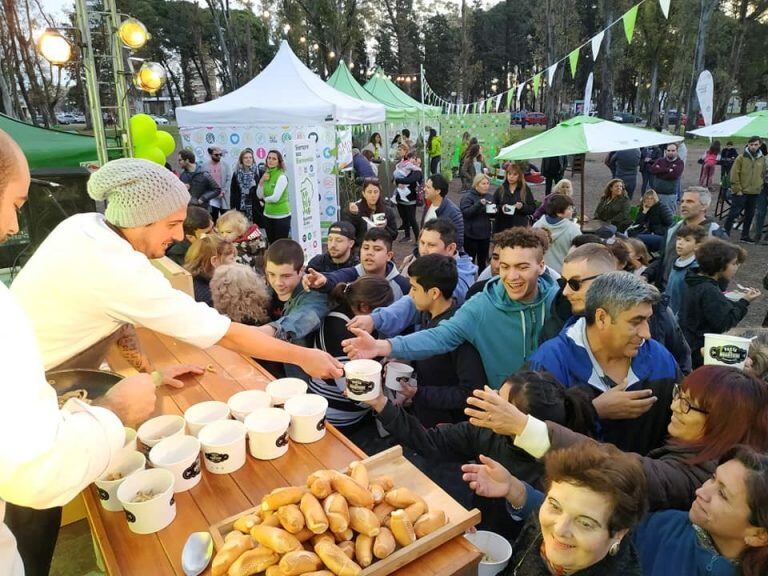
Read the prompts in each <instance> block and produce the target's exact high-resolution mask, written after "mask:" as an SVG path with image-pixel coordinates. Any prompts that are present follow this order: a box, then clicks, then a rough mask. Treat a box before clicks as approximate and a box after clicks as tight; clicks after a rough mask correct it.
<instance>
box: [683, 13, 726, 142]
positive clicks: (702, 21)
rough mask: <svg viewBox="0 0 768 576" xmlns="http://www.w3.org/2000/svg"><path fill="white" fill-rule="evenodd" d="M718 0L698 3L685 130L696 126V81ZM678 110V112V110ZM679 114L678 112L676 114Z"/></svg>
mask: <svg viewBox="0 0 768 576" xmlns="http://www.w3.org/2000/svg"><path fill="white" fill-rule="evenodd" d="M719 2H720V0H700V2H699V5H700V7H701V12H700V13H699V28H698V31H697V33H696V47H695V49H694V53H693V71H692V74H691V84H690V87H689V89H688V106H687V107H686V108H687V110H686V111H687V112H688V122H687V123H686V126H685V128H686V130H693V129H694V128H695V127H696V113H697V112H698V111H699V108H700V107H699V100H698V98H697V96H696V83H697V81H698V79H699V75H700V74H701V73H702V71H703V70H704V55H705V53H706V49H707V34H708V33H709V23H710V21H711V20H712V14H713V13H714V12H715V8H717V5H718V3H719ZM678 112H680V111H679V110H678ZM678 116H679V114H678Z"/></svg>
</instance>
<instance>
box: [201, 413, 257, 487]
mask: <svg viewBox="0 0 768 576" xmlns="http://www.w3.org/2000/svg"><path fill="white" fill-rule="evenodd" d="M245 433H246V428H245V424H243V423H242V422H240V421H239V420H219V421H218V422H213V423H211V424H207V425H206V426H204V427H203V429H202V430H200V433H199V434H198V435H197V437H198V438H199V439H200V444H201V445H202V447H203V462H204V463H205V469H206V470H208V472H212V473H213V474H231V473H232V472H234V471H235V470H239V469H240V468H242V466H243V465H244V464H245Z"/></svg>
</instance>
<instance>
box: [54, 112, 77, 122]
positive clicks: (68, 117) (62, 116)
mask: <svg viewBox="0 0 768 576" xmlns="http://www.w3.org/2000/svg"><path fill="white" fill-rule="evenodd" d="M74 121H75V120H74V118H73V116H72V114H69V113H67V112H59V113H58V114H56V122H58V123H59V124H72V123H73V122H74Z"/></svg>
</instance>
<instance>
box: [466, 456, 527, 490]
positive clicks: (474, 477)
mask: <svg viewBox="0 0 768 576" xmlns="http://www.w3.org/2000/svg"><path fill="white" fill-rule="evenodd" d="M480 462H481V463H480V464H464V465H463V466H462V467H461V471H462V472H463V475H462V479H463V480H464V482H467V483H468V484H469V487H470V489H471V490H472V491H473V492H474V493H475V494H477V495H478V496H483V497H485V498H506V496H507V494H509V491H510V489H511V488H512V484H513V481H514V480H515V477H514V476H512V474H510V473H509V471H508V470H507V469H506V468H504V466H502V465H501V464H499V463H498V462H496V461H495V460H493V459H492V458H488V456H483V455H482V454H481V455H480Z"/></svg>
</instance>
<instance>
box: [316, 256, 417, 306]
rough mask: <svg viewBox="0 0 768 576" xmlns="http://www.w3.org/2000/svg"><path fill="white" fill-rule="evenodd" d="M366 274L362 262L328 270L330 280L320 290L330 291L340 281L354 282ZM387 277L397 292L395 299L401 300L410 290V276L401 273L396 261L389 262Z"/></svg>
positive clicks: (327, 274) (327, 276)
mask: <svg viewBox="0 0 768 576" xmlns="http://www.w3.org/2000/svg"><path fill="white" fill-rule="evenodd" d="M364 275H365V270H363V265H362V264H357V265H356V266H350V267H349V268H342V269H341V270H335V271H333V272H328V273H326V274H325V277H326V279H327V280H328V281H327V282H326V283H325V286H323V287H322V288H320V291H321V292H330V291H331V290H333V288H334V286H336V284H338V283H339V282H354V281H355V280H357V279H358V278H360V276H364ZM385 278H386V279H387V280H389V285H390V286H392V291H393V292H394V293H395V300H399V299H400V298H402V297H403V295H405V294H408V292H410V290H411V283H410V282H409V281H408V278H406V277H405V276H402V275H401V274H400V271H399V270H398V269H397V266H395V263H394V262H387V268H386V275H385Z"/></svg>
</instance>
